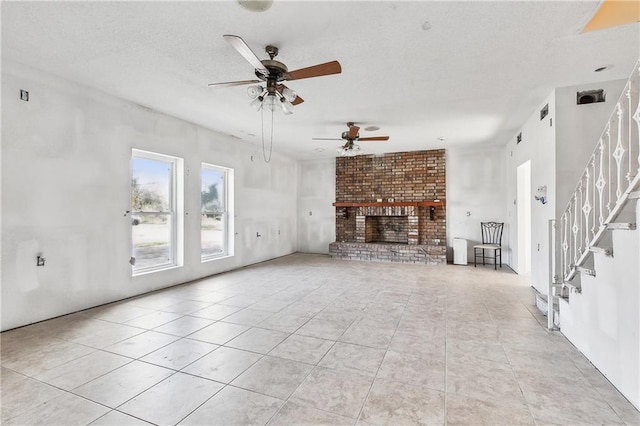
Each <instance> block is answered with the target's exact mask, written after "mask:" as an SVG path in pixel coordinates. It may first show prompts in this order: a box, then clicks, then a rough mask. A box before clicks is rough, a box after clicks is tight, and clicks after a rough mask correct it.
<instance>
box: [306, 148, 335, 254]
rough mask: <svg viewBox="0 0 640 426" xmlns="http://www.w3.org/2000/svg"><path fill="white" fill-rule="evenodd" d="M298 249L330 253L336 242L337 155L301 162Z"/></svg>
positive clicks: (308, 251) (307, 251)
mask: <svg viewBox="0 0 640 426" xmlns="http://www.w3.org/2000/svg"><path fill="white" fill-rule="evenodd" d="M298 166H299V167H298V194H299V195H298V250H299V251H301V252H305V253H323V254H324V253H329V244H330V243H332V242H333V241H335V239H336V233H335V209H334V207H333V205H332V203H333V202H334V201H335V181H336V179H335V176H336V162H335V159H334V158H325V159H319V160H304V161H299V162H298Z"/></svg>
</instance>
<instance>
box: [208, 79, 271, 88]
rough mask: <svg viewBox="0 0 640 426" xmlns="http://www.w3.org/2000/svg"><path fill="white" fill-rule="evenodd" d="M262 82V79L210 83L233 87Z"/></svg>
mask: <svg viewBox="0 0 640 426" xmlns="http://www.w3.org/2000/svg"><path fill="white" fill-rule="evenodd" d="M252 83H260V80H242V81H228V82H226V83H209V84H208V86H209V87H231V86H242V85H244V84H252Z"/></svg>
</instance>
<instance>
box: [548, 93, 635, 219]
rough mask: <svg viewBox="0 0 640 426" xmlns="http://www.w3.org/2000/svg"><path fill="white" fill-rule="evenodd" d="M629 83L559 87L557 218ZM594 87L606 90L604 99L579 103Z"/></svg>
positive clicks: (557, 97) (557, 98)
mask: <svg viewBox="0 0 640 426" xmlns="http://www.w3.org/2000/svg"><path fill="white" fill-rule="evenodd" d="M626 83H627V81H626V80H613V81H605V82H601V83H594V84H584V85H580V86H569V87H561V88H559V89H556V115H557V117H558V123H557V127H556V179H557V187H556V201H557V203H556V216H557V217H560V216H561V215H562V213H563V211H564V209H565V208H566V207H567V204H568V203H569V198H570V196H571V194H573V191H574V190H575V189H576V185H577V184H578V180H579V179H580V176H581V175H582V172H583V171H584V169H585V167H586V166H587V163H588V162H589V159H590V158H591V154H593V151H594V150H595V148H596V146H597V143H598V140H599V139H600V136H601V135H602V132H603V131H604V127H605V125H606V123H607V121H608V120H609V117H610V116H611V114H612V113H613V109H614V106H615V104H616V102H617V101H618V98H619V97H620V94H621V93H622V90H623V89H624V86H625V84H626ZM595 89H604V91H605V93H606V101H605V102H599V103H595V104H585V105H576V94H577V92H579V91H584V90H595Z"/></svg>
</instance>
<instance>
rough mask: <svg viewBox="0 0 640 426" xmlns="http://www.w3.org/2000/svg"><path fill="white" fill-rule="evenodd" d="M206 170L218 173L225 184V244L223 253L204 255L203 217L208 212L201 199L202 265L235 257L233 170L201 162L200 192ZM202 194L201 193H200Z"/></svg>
mask: <svg viewBox="0 0 640 426" xmlns="http://www.w3.org/2000/svg"><path fill="white" fill-rule="evenodd" d="M204 170H210V171H214V172H218V173H221V174H222V181H223V183H224V188H223V194H224V195H223V200H222V202H223V206H224V211H223V212H222V214H221V216H222V218H223V224H224V226H223V230H222V232H223V235H222V242H223V249H222V252H221V253H215V254H209V255H204V254H203V247H202V215H203V214H205V215H206V213H207V211H206V210H204V208H203V207H204V206H203V205H202V198H200V263H205V262H210V261H212V260H217V259H222V258H225V257H230V256H233V244H232V239H231V238H230V235H231V233H232V232H233V223H232V219H233V214H232V213H231V212H232V210H233V206H232V203H233V194H232V191H233V182H232V179H233V169H232V168H230V167H224V166H219V165H216V164H211V163H205V162H201V163H200V191H202V175H203V171H204ZM200 194H201V192H200Z"/></svg>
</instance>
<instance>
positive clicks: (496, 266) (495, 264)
mask: <svg viewBox="0 0 640 426" xmlns="http://www.w3.org/2000/svg"><path fill="white" fill-rule="evenodd" d="M493 269H495V270H496V271H497V270H498V250H494V251H493Z"/></svg>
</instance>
